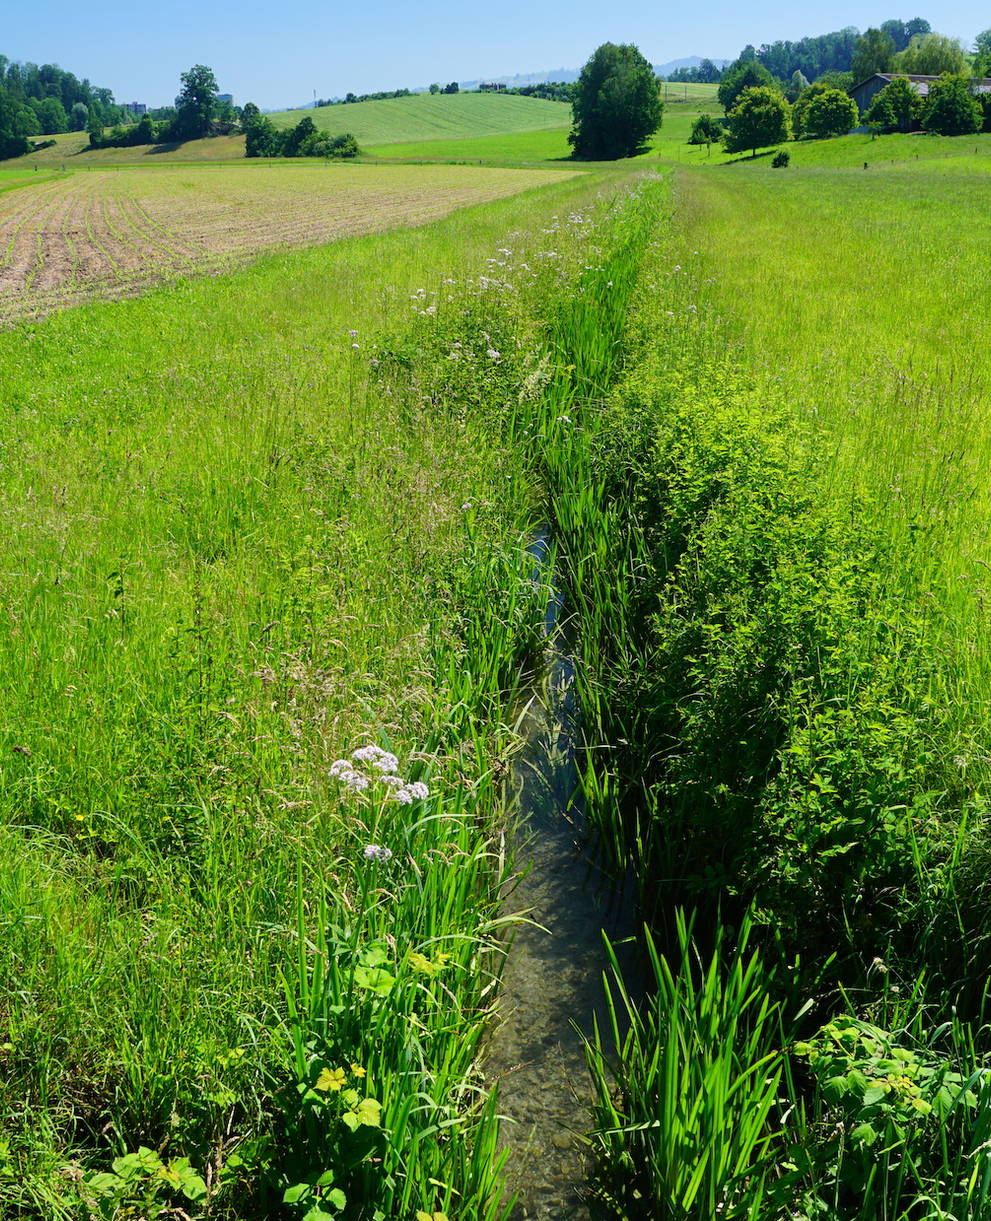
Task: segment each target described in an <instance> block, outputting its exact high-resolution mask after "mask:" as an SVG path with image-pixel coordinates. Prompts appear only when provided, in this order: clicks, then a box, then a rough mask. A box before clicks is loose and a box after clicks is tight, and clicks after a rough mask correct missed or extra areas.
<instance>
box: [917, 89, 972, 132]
mask: <svg viewBox="0 0 991 1221" xmlns="http://www.w3.org/2000/svg"><path fill="white" fill-rule="evenodd" d="M922 122H923V125H924V126H925V127H927V128H928V129H929V130H930V131H935V132H938V133H939V134H940V135H941V136H969V135H972V134H973V133H974V132H977V131H980V130H981V127H982V125H983V122H984V112H983V110H982V109H981V106H980V105H979V104H978V101H977V99H976V98H975V97H974V94H973V92H972V90H971V85H970V81H969V79H968V78H967V77H965V76H944V77H943V78H942V79H941V80H938V81H933V83H932V86H931V87H930V89H929V97H928V99H927V101H926V105H925V109H924V110H923V112H922Z"/></svg>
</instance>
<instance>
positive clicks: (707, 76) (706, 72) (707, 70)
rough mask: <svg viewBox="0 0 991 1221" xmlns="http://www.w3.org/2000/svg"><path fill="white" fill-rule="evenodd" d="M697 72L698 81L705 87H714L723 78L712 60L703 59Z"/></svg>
mask: <svg viewBox="0 0 991 1221" xmlns="http://www.w3.org/2000/svg"><path fill="white" fill-rule="evenodd" d="M696 71H697V74H698V79H699V81H700V82H701V83H702V84H703V85H714V84H715V83H716V82H717V81H718V80H719V78H720V77H721V76H722V73H721V72H720V71H719V69H718V68H717V67H716V65H715V64H714V63H713V62H712V60H711V59H703V60H702V62H701V63H700V64H699V66H698V68H697V70H696Z"/></svg>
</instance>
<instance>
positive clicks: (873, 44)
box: [850, 30, 896, 84]
mask: <svg viewBox="0 0 991 1221" xmlns="http://www.w3.org/2000/svg"><path fill="white" fill-rule="evenodd" d="M895 50H896V48H895V43H894V39H893V38H892V37H891V35H890V34H886V33H885V32H884V31H883V30H865V31H864V33H863V35H862V36H861V37H860V38H858V39H857V45H856V48H855V49H854V52H853V62H852V63H851V65H850V70H851V71H852V72H853V79H854V80H855V81H856V82H857V83H858V84H859V83H860V81H865V80H867V78H868V77H869V76H873V75H874V73H875V72H888V71H889V70H890V68H891V61H892V60H893V59H894V57H895Z"/></svg>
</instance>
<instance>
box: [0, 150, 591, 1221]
mask: <svg viewBox="0 0 991 1221" xmlns="http://www.w3.org/2000/svg"><path fill="white" fill-rule="evenodd" d="M271 172H272V174H273V175H275V177H274V178H273V181H276V182H279V181H281V178H280V177H279V173H280V172H279V171H278V170H275V171H271ZM359 172H360V167H353V168H349V169H347V170H345V178H346V179H347V180H348V181H352V180H355V181H356V180H357V177H358V175H359ZM268 173H269V171H266V170H264V169H261V170H257V171H255V172H253V173H251V172H249V171H245V175H246V176H245V182H246V183H247V184H248V188H249V189H250V190H251V191H252V192H254V191H257V190H260V189H261V187H260V185H259V184H261V183H262V181H263V180H264V179H265V178H266V177H267V174H268ZM330 173H333V174H336V171H332V172H330ZM191 174H192V171H189V170H181V171H176V178H175V182H176V184H179V183H182V182H186V183H187V188H186V189H188V190H189V191H190V192H194V191H195V192H198V193H199V194H200V195H202V197H203V198H204V200H205V201H207V204H208V206H212V204H215V203H216V193H217V192H222V191H223V189H224V188H223V187H221V186H219V185H216V184H219V183H220V182H221V181H222V180H223V181H227V179H226V177H225V175H226V171H216V176H215V177H210V178H208V177H207V175H206V172H205V171H203V172H200V171H197V173H196V176H195V177H190V176H189V175H191ZM382 174H383V175H387V177H388V181H390V182H391V183H393V184H394V185H393V188H392V191H393V193H392V195H382V196H380V205H381V207H382V209H383V211H385V210H387V208H388V207H391V208H392V212H393V215H392V222H393V223H395V222H396V221H397V220H398V221H400V222H401V221H402V220H403V219H404V217H403V212H402V199H403V196H404V193H405V192H407V191H408V190H409V184H410V183H413V182H420V183H430V184H431V190H430V194H431V195H432V196H435V197H442V198H449V197H450V193H451V186H452V183H457V182H464V183H469V182H474V183H480V182H482V181H485V179H484V178H483V177H479V176H478V175H477V174H476V173H475V172H474V171H471V172H468V173H466V174H464V175H462V174H456V175H454V176H453V177H452V174H451V171H448V170H443V171H441V172H440V173H436V174H434V173H432V172H427V173H419V172H417V173H412V174H411V173H410V172H408V171H407V170H405V169H398V170H397V169H391V168H390V169H388V170H383V171H382ZM327 177H328V175H327V174H325V176H324V180H325V181H326V179H327ZM490 177H491V181H492V182H495V181H496V180H497V179H498V180H500V181H504V182H509V181H510V179H509V178H506V177H504V176H503V175H501V174H500V173H499V172H497V171H493V172H492V174H491V176H490ZM84 178H85V179H87V180H92V181H96V179H95V176H92V177H91V176H89V175H86V176H83V175H78V176H72V177H71V178H70V179H69V183H68V185H69V186H73V185H75V186H77V187H78V186H79V180H80V179H84ZM290 178H291V183H296V182H297V181H298V182H303V181H305V178H302V179H296V178H295V177H292V176H290ZM383 180H384V179H383ZM112 181H113V182H114V183H118V184H120V189H121V190H122V191H124V192H125V193H126V190H127V188H126V186H125V184H127V183H132V184H134V183H140V182H141V178H140V177H139V176H138V172H137V171H135V174H134V177H130V176H128V175H126V174H124V173H123V172H122V173H121V174H120V175H114V176H113V178H112ZM154 181H156V182H161V183H166V184H167V183H168V182H169V181H170V179H169V178H167V177H166V175H164V174H158V175H155V176H154ZM287 181H288V180H287ZM365 181H377V179H376V178H375V177H374V175H373V176H372V177H371V178H368V179H365ZM515 181H516V183H517V185H518V186H521V185H523V184H524V183H529V184H533V183H543V184H545V185H543V186H541V187H539V188H538V189H536V190H533V191H529V192H526V193H524V194H520V195H516V196H515V197H513V198H510V199H501V200H495V201H493V202H489V203H486V204H483V205H481V206H478V207H471V208H462V209H461V210H460V211H458V212H456V213H455V214H454V215H451V216H449V217H447V218H446V219H443V220H440V221H436V222H434V223H431V224H428V225H421V226H419V227H417V228H413V229H409V228H407V229H399V230H397V231H395V232H389V233H385V234H379V235H371V236H365V237H350V238H346V239H344V240H341V241H338V242H336V243H333V244H331V245H329V246H324V247H320V248H317V249H309V250H301V251H296V252H291V253H278V254H268V255H264V256H262V257H261V258H259V259H258V260H257V261H255V262H254V263H253V264H252V266H250V267H248V268H245V269H241V270H239V271H237V272H236V273H233V274H222V275H217V276H205V277H204V276H201V277H195V278H192V277H191V278H188V279H184V280H183V281H181V282H175V283H171V284H169V285H164V286H159V287H158V288H155V289H153V290H152V291H150V292H149V293H147V294H145V295H144V296H142V297H140V298H138V299H135V300H128V301H116V302H98V303H89V304H86V305H83V306H80V307H78V308H76V309H73V310H63V311H61V312H59V313H57V314H55V315H54V316H52V317H49V318H46V319H43V320H41V321H32V322H31V323H30V324H25V323H22V324H19V325H16V326H14V327H13V328H11V329H10V330H8V331H6V332H5V333H4V334H3V336H0V379H2V381H3V384H4V396H3V403H2V407H0V412H2V414H3V424H4V436H5V438H6V440H5V443H4V465H5V469H7V473H8V476H9V477H7V478H5V479H4V481H3V490H2V495H0V524H2V532H3V536H4V540H5V545H4V563H3V565H2V571H0V607H2V614H0V668H2V670H3V673H4V675H5V698H4V711H3V714H2V716H0V864H2V868H0V927H2V928H3V930H4V936H3V937H2V938H0V1036H2V1037H0V1119H2V1123H3V1144H2V1146H0V1148H2V1157H0V1192H2V1198H3V1201H4V1209H6V1208H10V1209H12V1210H13V1215H19V1216H23V1217H26V1218H27V1217H30V1218H32V1219H38V1221H41V1219H42V1218H43V1219H44V1221H68V1219H70V1218H76V1217H80V1216H90V1215H100V1214H101V1213H102V1214H103V1215H111V1216H112V1215H115V1214H116V1215H118V1216H120V1215H123V1214H124V1212H125V1211H128V1210H129V1211H132V1212H134V1213H135V1215H143V1216H152V1215H156V1214H157V1215H162V1216H164V1215H166V1214H165V1213H163V1212H162V1210H163V1209H166V1210H167V1211H169V1212H175V1213H176V1215H179V1213H178V1211H177V1210H179V1209H180V1208H181V1209H182V1211H183V1212H184V1213H185V1214H186V1215H188V1216H195V1217H203V1216H205V1215H206V1213H205V1212H204V1209H206V1212H208V1214H209V1216H210V1217H211V1218H222V1219H223V1221H239V1219H242V1218H243V1219H245V1221H247V1219H248V1218H251V1217H257V1216H274V1215H280V1214H281V1213H283V1212H286V1213H287V1215H292V1216H295V1215H296V1213H295V1212H293V1211H292V1210H288V1211H287V1210H284V1209H283V1208H282V1203H283V1196H284V1195H285V1194H286V1192H292V1191H296V1192H297V1195H298V1194H299V1193H305V1191H306V1190H312V1183H313V1182H315V1181H316V1180H317V1179H318V1178H320V1176H326V1174H327V1173H328V1172H329V1171H333V1172H334V1173H335V1174H336V1176H337V1177H336V1178H335V1180H334V1184H335V1190H344V1191H346V1192H347V1193H348V1196H349V1198H350V1199H351V1201H352V1204H353V1205H354V1206H355V1208H356V1209H359V1210H360V1211H361V1212H363V1213H367V1214H368V1215H371V1212H372V1211H374V1210H375V1209H378V1210H380V1211H381V1213H382V1215H384V1216H388V1217H396V1218H404V1219H407V1218H408V1219H410V1221H411V1219H412V1218H413V1217H414V1216H415V1215H416V1213H417V1211H428V1212H430V1213H433V1212H446V1213H447V1214H448V1215H451V1216H456V1215H458V1213H459V1212H460V1213H461V1214H462V1215H463V1216H465V1217H471V1218H472V1219H473V1221H474V1219H475V1218H478V1219H479V1221H495V1219H496V1218H497V1217H499V1216H501V1215H502V1212H501V1210H500V1208H499V1195H500V1185H499V1181H498V1176H497V1168H496V1164H495V1156H496V1154H495V1145H494V1132H495V1119H494V1111H493V1108H492V1107H491V1106H488V1105H486V1104H485V1102H484V1097H483V1094H482V1081H481V1078H480V1075H479V1072H478V1068H477V1053H478V1046H479V1041H480V1039H481V1038H482V1036H483V1033H484V1029H485V1015H486V1011H487V1009H488V1006H489V1004H490V1000H491V995H492V983H493V974H494V972H496V971H497V970H498V963H499V955H498V953H497V952H496V951H497V942H498V938H499V915H500V912H499V903H500V893H501V888H502V885H503V880H504V878H505V877H506V861H505V856H504V853H505V848H504V843H503V841H502V838H501V836H502V831H503V825H504V813H503V812H502V811H501V808H500V793H499V791H498V784H497V781H498V777H499V775H500V774H502V773H503V771H504V768H505V758H506V756H507V752H508V750H509V749H510V745H511V743H512V740H513V736H512V733H511V731H510V730H509V729H508V727H507V726H506V724H505V721H506V718H507V717H508V716H509V714H510V708H511V706H512V698H513V694H512V693H513V689H514V684H515V683H516V682H518V681H519V674H520V668H521V666H523V665H525V664H526V663H527V661H528V658H532V656H533V655H534V652H535V651H536V650H538V649H539V647H540V645H539V624H540V623H541V622H542V620H543V613H544V612H543V602H542V601H541V600H540V599H541V594H540V592H539V591H537V590H535V588H534V585H533V580H532V561H531V560H530V558H529V557H528V556H527V553H526V540H527V537H528V533H529V527H530V523H531V521H532V519H533V516H534V515H535V513H536V512H537V508H536V504H537V493H536V490H535V487H534V481H533V476H532V473H531V471H530V470H529V468H528V464H527V461H526V453H525V443H524V442H523V440H522V438H521V437H516V436H514V435H513V433H512V427H511V424H512V406H513V404H515V403H517V402H522V401H530V400H531V399H532V398H533V396H534V395H535V394H536V393H538V392H539V386H540V377H539V370H538V376H537V377H536V378H531V377H530V374H531V373H532V372H533V370H532V368H531V367H530V365H529V364H528V361H529V360H530V359H531V358H532V356H533V354H534V352H535V351H536V350H537V346H538V345H539V344H540V342H541V334H542V330H541V325H540V321H539V319H538V316H537V313H536V310H537V307H538V306H539V307H543V306H545V305H546V306H547V307H548V308H551V307H552V306H553V303H554V302H562V303H563V302H567V301H569V300H571V299H572V298H573V297H574V296H575V295H576V276H580V275H581V274H582V273H583V269H584V267H585V263H586V261H587V255H586V251H585V243H586V242H587V241H588V240H595V239H594V238H593V229H592V223H593V220H594V219H595V217H596V215H597V214H598V213H599V212H603V211H605V210H606V209H607V203H605V202H600V201H599V199H598V197H599V195H600V193H601V192H602V191H603V190H605V189H607V187H609V184H608V182H607V180H606V178H605V176H603V175H592V176H590V175H571V176H569V177H567V178H561V177H557V178H554V177H552V176H547V175H529V176H526V177H525V178H524V177H517V178H516V179H515ZM58 185H61V184H58ZM80 189H82V188H80ZM159 189H167V187H166V188H159ZM291 189H292V187H291V186H290V188H289V190H290V191H291ZM609 190H610V191H612V192H614V191H615V186H613V187H610V188H609ZM18 194H22V193H20V192H13V193H12V195H13V196H17V195H18ZM62 198H63V197H62V196H58V195H56V196H53V203H54V204H55V206H58V205H57V203H56V202H55V201H56V200H58V199H62ZM222 202H223V206H224V207H225V208H226V207H228V206H229V204H230V202H231V201H230V199H229V198H227V197H224V199H223V200H222ZM313 202H314V201H313V199H312V198H309V203H310V204H311V205H312V203H313ZM268 206H269V208H270V209H272V210H274V211H276V212H281V211H282V210H283V209H284V208H285V207H287V206H288V201H287V199H286V197H285V196H284V195H283V196H279V197H277V198H272V199H270V200H269V203H268ZM365 206H370V201H369V200H367V199H366V201H365ZM278 221H279V218H278V216H273V217H272V221H271V223H272V224H277V223H278ZM231 223H235V224H236V223H237V222H236V221H232V222H231ZM550 234H553V237H551V236H549V235H550ZM599 240H603V241H604V240H605V235H603V237H602V238H601V239H599ZM510 251H511V252H512V259H511V262H512V266H510V265H509V263H510ZM528 379H529V380H528ZM527 387H529V389H528V388H527ZM507 412H510V415H509V416H507ZM370 746H377V747H378V749H379V751H380V752H382V753H381V754H380V756H379V758H380V759H381V758H383V757H385V758H387V757H388V754H386V752H390V753H391V752H394V753H395V763H394V764H390V765H389V766H390V768H391V769H393V770H397V769H398V771H399V772H400V773H401V775H402V777H404V778H405V779H406V780H407V782H408V783H410V784H413V785H415V786H416V788H415V789H414V790H413V791H412V792H410V793H408V794H407V796H408V797H409V799H410V800H409V801H408V802H404V801H402V800H398V799H397V800H390V793H392V792H393V791H394V790H393V789H392V788H391V787H389V786H387V785H386V784H385V783H384V782H383V781H382V780H381V779H380V778H379V779H376V778H375V776H376V772H375V768H374V767H371V766H369V765H361V764H359V763H357V762H355V763H353V764H352V765H351V766H354V767H357V768H359V770H360V771H363V772H371V773H372V779H371V780H369V784H370V788H369V789H368V791H367V792H366V791H364V790H363V789H362V788H361V787H360V786H356V785H354V784H352V783H350V782H349V781H348V777H349V776H350V775H351V774H352V773H350V772H348V770H347V768H344V769H343V770H342V768H341V767H340V766H338V767H337V768H336V770H334V768H333V766H332V765H333V764H334V762H335V760H340V759H342V758H345V759H347V758H353V755H352V752H354V751H355V750H357V749H360V748H363V747H370ZM421 786H422V787H421ZM370 848H372V849H375V853H373V854H372V855H371V856H369V855H368V853H367V851H366V850H368V849H370ZM328 1081H331V1082H334V1081H339V1082H341V1083H342V1086H343V1087H344V1088H342V1089H341V1090H339V1091H338V1090H336V1088H335V1087H333V1086H328V1085H327V1082H328ZM348 1120H350V1121H351V1122H350V1125H349V1122H348ZM438 1124H442V1125H443V1133H444V1139H443V1140H438V1139H437V1130H438V1129H437V1125H438ZM142 1147H144V1148H145V1149H146V1150H147V1151H149V1152H147V1153H146V1154H140V1155H139V1150H140V1149H141V1148H142ZM150 1151H155V1156H160V1159H161V1162H162V1163H167V1165H164V1166H163V1168H162V1170H161V1172H159V1171H156V1170H155V1169H154V1165H158V1164H159V1163H154V1160H153V1157H152V1153H151V1152H150ZM122 1155H133V1156H134V1157H138V1156H141V1157H145V1158H146V1163H144V1164H143V1165H144V1169H145V1170H146V1171H148V1167H149V1166H151V1167H152V1168H151V1169H150V1171H148V1173H142V1170H141V1167H140V1166H138V1167H135V1165H134V1164H133V1162H131V1163H129V1162H117V1161H115V1159H117V1158H119V1157H121V1156H122ZM149 1158H152V1161H151V1162H149V1161H148V1160H147V1159H149ZM184 1159H189V1160H188V1161H184ZM308 1183H309V1184H310V1187H308V1186H307V1184H308ZM321 1183H323V1184H326V1178H323V1179H321ZM187 1191H188V1192H192V1194H191V1195H189V1194H183V1193H184V1192H187ZM96 1210H99V1211H96ZM0 1211H3V1209H0Z"/></svg>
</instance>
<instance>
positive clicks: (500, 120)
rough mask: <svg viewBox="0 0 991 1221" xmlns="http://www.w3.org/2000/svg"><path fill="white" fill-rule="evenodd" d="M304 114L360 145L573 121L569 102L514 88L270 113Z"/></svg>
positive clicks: (281, 116) (282, 121)
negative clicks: (348, 134)
mask: <svg viewBox="0 0 991 1221" xmlns="http://www.w3.org/2000/svg"><path fill="white" fill-rule="evenodd" d="M304 116H309V118H311V119H312V120H313V122H314V123H315V124H316V127H317V130H318V131H326V132H329V133H330V134H331V135H340V134H342V133H343V132H347V131H349V132H351V133H352V135H354V136H356V137H357V140H358V143H359V144H361V145H366V144H368V145H372V144H399V143H406V142H408V141H410V140H430V139H441V138H444V137H445V136H451V137H453V138H456V139H465V138H467V137H472V136H488V135H502V134H504V133H506V132H523V131H538V130H540V129H546V128H568V127H570V126H571V107H570V106H568V105H567V104H566V103H564V102H549V101H548V100H547V99H546V98H531V97H520V96H518V95H517V94H511V93H502V94H500V93H415V94H413V95H412V96H411V97H405V98H384V99H382V100H380V101H374V102H352V103H349V104H346V105H339V106H318V107H315V108H314V109H308V110H282V111H278V112H277V113H275V114H272V115H270V116H269V117H270V118H271V120H272V122H273V123H274V124H275V125H276V126H277V127H294V126H295V125H296V124H297V123H298V122H299V121H300V119H302V118H303V117H304Z"/></svg>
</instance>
